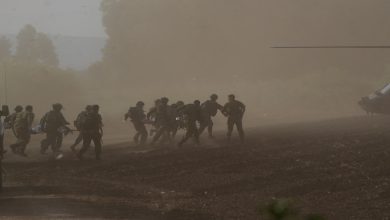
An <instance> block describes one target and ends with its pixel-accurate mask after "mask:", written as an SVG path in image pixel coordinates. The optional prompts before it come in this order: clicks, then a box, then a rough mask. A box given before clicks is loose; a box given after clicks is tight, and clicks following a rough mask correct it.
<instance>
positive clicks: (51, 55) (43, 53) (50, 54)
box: [36, 33, 59, 66]
mask: <svg viewBox="0 0 390 220" xmlns="http://www.w3.org/2000/svg"><path fill="white" fill-rule="evenodd" d="M36 43H37V48H36V49H37V54H38V61H39V62H40V63H43V64H46V65H49V66H58V64H59V61H58V57H57V54H56V52H55V47H54V45H53V42H52V41H51V40H50V38H49V37H48V36H47V35H46V34H43V33H38V35H37V39H36Z"/></svg>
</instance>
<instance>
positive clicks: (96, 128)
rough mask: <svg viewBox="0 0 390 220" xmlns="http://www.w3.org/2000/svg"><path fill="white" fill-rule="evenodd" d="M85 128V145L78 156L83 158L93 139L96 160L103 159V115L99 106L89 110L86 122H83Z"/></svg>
mask: <svg viewBox="0 0 390 220" xmlns="http://www.w3.org/2000/svg"><path fill="white" fill-rule="evenodd" d="M82 130H83V132H82V133H83V147H82V148H81V149H80V151H79V153H78V155H77V156H78V158H79V159H80V160H82V159H83V155H84V153H85V152H87V150H88V149H89V147H90V146H91V142H92V141H93V143H94V145H95V158H96V160H101V152H102V137H103V120H102V116H101V115H100V114H99V106H98V105H94V106H92V111H91V112H89V113H88V114H87V116H86V118H85V121H84V123H83V124H82Z"/></svg>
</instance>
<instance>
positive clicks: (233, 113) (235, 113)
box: [222, 95, 245, 142]
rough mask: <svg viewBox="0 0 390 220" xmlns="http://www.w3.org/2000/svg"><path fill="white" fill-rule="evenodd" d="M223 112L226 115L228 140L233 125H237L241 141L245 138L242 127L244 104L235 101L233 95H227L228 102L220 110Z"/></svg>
mask: <svg viewBox="0 0 390 220" xmlns="http://www.w3.org/2000/svg"><path fill="white" fill-rule="evenodd" d="M222 112H223V114H224V115H225V116H227V117H228V132H227V137H228V140H229V141H230V139H231V136H232V132H233V128H234V125H235V126H236V127H237V130H238V134H239V135H240V140H241V142H244V140H245V134H244V129H243V127H242V119H243V116H244V113H245V105H244V104H243V103H242V102H240V101H237V100H236V98H235V96H234V95H229V102H228V103H226V104H225V106H224V107H223V110H222Z"/></svg>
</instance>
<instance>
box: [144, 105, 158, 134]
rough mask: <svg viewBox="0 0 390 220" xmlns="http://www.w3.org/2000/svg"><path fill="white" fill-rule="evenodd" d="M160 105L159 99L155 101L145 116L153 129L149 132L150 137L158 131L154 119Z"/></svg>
mask: <svg viewBox="0 0 390 220" xmlns="http://www.w3.org/2000/svg"><path fill="white" fill-rule="evenodd" d="M160 104H161V99H157V100H156V101H154V106H153V107H152V108H151V109H150V110H149V112H148V113H147V114H146V119H147V120H149V121H152V122H153V123H152V125H153V128H152V129H151V130H150V136H153V134H154V133H156V132H157V130H158V125H157V123H156V117H157V108H158V107H159V106H160Z"/></svg>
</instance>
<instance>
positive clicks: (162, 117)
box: [151, 97, 171, 145]
mask: <svg viewBox="0 0 390 220" xmlns="http://www.w3.org/2000/svg"><path fill="white" fill-rule="evenodd" d="M168 102H169V99H168V98H166V97H164V98H161V103H160V104H159V106H157V109H156V122H155V123H156V127H157V129H158V130H157V132H156V134H155V135H154V137H153V140H152V143H151V144H152V145H153V144H155V143H156V142H157V141H158V140H159V139H160V138H161V137H162V139H161V140H160V143H165V142H166V141H171V138H170V135H169V131H170V126H169V125H170V124H169V122H170V120H169V106H168Z"/></svg>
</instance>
